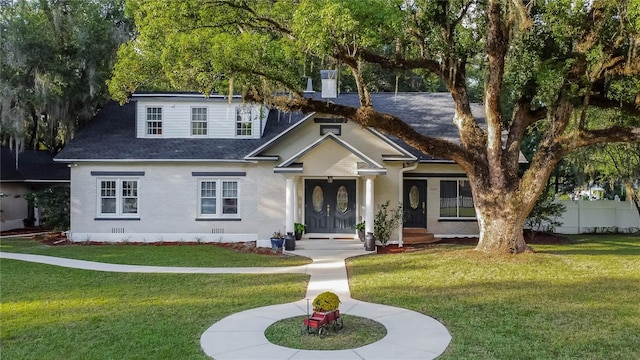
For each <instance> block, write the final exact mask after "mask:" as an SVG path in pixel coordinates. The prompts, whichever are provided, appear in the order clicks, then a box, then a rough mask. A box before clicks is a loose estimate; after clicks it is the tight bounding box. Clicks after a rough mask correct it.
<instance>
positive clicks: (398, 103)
mask: <svg viewBox="0 0 640 360" xmlns="http://www.w3.org/2000/svg"><path fill="white" fill-rule="evenodd" d="M311 97H312V98H316V99H319V98H320V94H319V93H315V94H313V95H312V96H311ZM327 100H328V101H331V102H333V103H336V104H342V105H348V106H354V107H358V106H359V99H358V94H356V93H347V94H340V95H339V96H338V97H337V98H335V99H327ZM371 102H372V103H373V108H374V109H376V110H377V111H380V112H382V113H385V114H389V115H394V116H396V117H398V118H400V119H402V120H404V121H405V122H407V123H408V124H409V125H411V126H412V127H413V128H414V129H416V130H417V131H418V132H419V133H421V134H423V135H427V136H433V137H438V138H445V139H448V140H450V141H453V142H459V139H460V135H459V134H458V128H457V127H456V126H455V124H454V123H453V116H454V114H455V107H454V103H453V99H452V98H451V95H450V94H449V93H418V92H413V93H398V94H394V93H372V94H371ZM471 111H472V113H473V115H474V117H475V118H476V119H478V120H479V122H480V123H481V124H482V123H484V112H483V110H482V105H481V104H471ZM387 136H388V137H389V138H390V139H391V140H393V141H395V142H396V143H397V144H398V145H400V146H401V147H402V148H403V149H405V150H407V151H409V152H410V153H411V154H413V155H414V156H416V157H417V158H418V159H419V160H422V161H431V160H437V159H435V158H433V157H431V156H428V155H425V154H423V153H421V152H420V151H418V150H416V149H414V148H412V147H411V146H409V145H407V144H406V143H405V142H404V141H402V140H400V139H398V138H396V137H395V136H389V135H387Z"/></svg>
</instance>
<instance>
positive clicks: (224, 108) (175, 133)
mask: <svg viewBox="0 0 640 360" xmlns="http://www.w3.org/2000/svg"><path fill="white" fill-rule="evenodd" d="M239 106H249V107H251V108H253V114H254V118H253V122H252V135H251V136H236V108H237V107H239ZM148 107H161V108H162V135H147V129H146V124H147V110H146V109H147V108H148ZM194 107H206V108H207V135H206V136H205V135H197V136H196V135H191V109H192V108H194ZM267 114H268V111H267V109H266V108H264V107H262V106H260V105H250V104H244V105H243V104H242V103H241V102H239V101H232V102H231V104H229V103H228V101H227V100H226V99H218V98H216V99H213V98H210V99H206V98H202V99H201V100H193V99H190V100H186V99H180V98H176V99H172V100H171V101H167V100H153V99H137V105H136V136H137V137H139V138H216V139H234V138H252V139H259V138H260V136H261V134H262V130H263V124H264V123H265V122H266V117H267Z"/></svg>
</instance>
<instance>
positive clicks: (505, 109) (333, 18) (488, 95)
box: [110, 0, 640, 253]
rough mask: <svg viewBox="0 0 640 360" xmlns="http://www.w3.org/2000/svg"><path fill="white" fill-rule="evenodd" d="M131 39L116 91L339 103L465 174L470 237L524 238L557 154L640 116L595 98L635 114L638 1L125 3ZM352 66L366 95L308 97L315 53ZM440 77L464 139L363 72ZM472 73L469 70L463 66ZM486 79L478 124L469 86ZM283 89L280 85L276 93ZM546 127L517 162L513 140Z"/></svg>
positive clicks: (327, 109) (509, 245)
mask: <svg viewBox="0 0 640 360" xmlns="http://www.w3.org/2000/svg"><path fill="white" fill-rule="evenodd" d="M129 9H130V11H131V13H132V14H133V16H134V20H135V24H136V28H137V31H138V33H137V38H136V39H135V40H134V41H132V42H130V43H128V44H127V45H125V46H123V47H122V48H121V49H120V52H119V59H118V63H117V64H116V71H115V76H114V77H113V78H112V80H111V82H110V89H111V92H112V94H113V95H114V96H115V97H116V98H118V99H120V100H121V101H125V100H126V98H127V96H128V94H130V93H131V92H133V91H135V90H136V89H137V88H138V87H140V86H142V87H148V86H157V85H158V84H165V85H167V84H168V86H170V87H173V88H176V89H197V90H200V91H202V92H204V93H209V92H211V91H214V90H218V91H226V90H225V89H227V88H229V89H235V90H236V91H242V94H243V95H244V97H245V98H246V99H247V100H249V101H261V102H266V103H269V104H272V105H274V106H277V107H280V108H283V109H288V110H303V111H307V112H308V111H317V112H322V113H329V114H336V115H341V116H345V117H347V118H349V119H351V120H352V121H354V122H357V123H359V124H361V125H362V126H369V127H374V128H376V129H379V130H381V131H383V132H386V133H388V134H391V135H395V136H397V137H399V138H401V139H403V140H405V141H406V142H407V143H408V144H410V145H411V146H413V147H415V148H416V149H419V150H420V151H422V152H424V153H425V154H429V155H433V156H436V157H440V158H444V159H450V160H453V161H455V162H457V163H458V164H459V165H460V166H461V168H462V169H463V170H464V171H465V172H466V174H467V175H468V178H469V181H470V183H471V186H472V190H473V197H474V203H475V206H476V213H477V217H478V224H479V227H480V241H479V243H478V246H477V249H478V250H482V251H486V252H512V253H520V252H523V251H526V249H527V245H526V243H525V241H524V238H523V235H522V230H523V226H524V223H525V219H526V218H527V215H528V214H529V212H530V210H531V209H532V208H533V206H534V204H535V201H536V199H537V198H538V196H539V194H540V193H541V192H542V190H543V189H544V186H545V183H546V182H547V180H548V178H549V176H550V173H551V172H552V171H553V168H554V166H555V165H556V164H557V163H558V162H559V161H560V160H561V159H562V158H563V157H565V156H566V155H567V154H569V153H571V152H572V151H574V150H576V149H579V148H582V147H586V146H590V145H594V144H601V143H606V142H638V141H640V128H638V127H637V126H638V124H637V122H636V125H634V126H623V125H619V124H620V122H618V121H617V119H616V116H615V115H614V116H612V117H609V118H607V119H606V120H604V121H599V122H592V121H588V120H589V116H590V115H589V114H591V113H592V111H591V110H592V109H593V108H611V109H615V110H616V113H625V114H626V115H629V114H630V115H632V116H635V117H636V119H637V118H638V115H639V114H640V111H639V110H638V106H639V105H640V80H639V79H640V78H639V76H638V74H639V72H640V57H639V56H638V50H639V49H640V37H639V29H640V17H639V13H640V5H639V4H638V1H637V0H629V1H626V0H616V1H613V0H606V1H605V0H602V1H600V0H591V1H586V0H585V1H580V0H554V1H533V0H532V1H527V2H523V1H520V0H480V1H475V0H451V1H428V0H362V1H356V0H280V1H277V0H262V1H258V0H255V1H254V0H252V1H249V0H245V1H243V0H173V1H169V0H131V1H130V2H129ZM317 61H320V62H322V63H323V64H325V66H332V67H333V66H335V67H341V68H346V69H347V73H348V74H349V76H351V77H352V79H353V81H354V82H355V84H356V87H357V90H358V93H359V98H360V107H358V108H351V107H347V106H340V105H335V104H331V103H327V102H326V101H316V100H312V99H307V98H304V97H303V93H302V89H304V85H305V84H306V75H308V74H307V72H308V71H310V70H309V69H310V67H311V66H308V65H309V64H312V63H314V62H317ZM372 67H373V68H374V69H376V71H378V70H383V71H388V72H390V73H396V74H398V73H402V72H406V71H410V72H413V73H415V74H423V75H424V76H435V77H437V78H439V79H440V81H441V82H442V83H444V85H445V86H446V89H447V90H448V91H449V92H450V94H451V97H452V98H453V100H454V103H455V116H454V118H453V119H452V121H453V123H454V124H455V125H456V126H457V128H458V130H459V135H460V139H459V142H450V141H446V140H442V139H438V138H434V137H428V136H423V135H421V134H420V133H418V132H416V131H415V130H414V129H413V128H412V127H410V126H408V125H407V124H406V123H404V122H403V120H402V119H401V118H397V117H394V116H390V115H388V114H383V113H379V112H377V111H376V110H374V109H373V106H372V105H373V104H372V102H371V96H370V88H371V83H372V79H371V78H369V77H368V74H370V73H371V71H367V69H369V70H370V69H372ZM472 72H473V73H476V74H477V73H480V74H482V78H474V79H469V78H468V76H467V74H471V73H472ZM471 87H473V88H475V89H477V88H478V87H480V88H481V89H483V93H482V99H483V105H484V111H485V117H484V120H483V122H481V121H479V119H476V118H474V116H473V115H472V113H471V108H470V88H471ZM277 94H284V95H281V96H278V95H277ZM532 128H535V129H536V130H537V132H538V133H539V134H540V138H539V142H537V145H536V147H535V149H534V151H533V154H534V155H533V156H532V158H531V160H530V163H529V166H528V168H527V169H526V171H522V170H521V168H520V167H519V161H518V159H519V155H520V150H521V146H522V144H523V139H524V138H525V136H526V134H527V133H528V132H529V131H530V130H531V129H532Z"/></svg>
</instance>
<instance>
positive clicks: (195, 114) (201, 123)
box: [191, 107, 207, 136]
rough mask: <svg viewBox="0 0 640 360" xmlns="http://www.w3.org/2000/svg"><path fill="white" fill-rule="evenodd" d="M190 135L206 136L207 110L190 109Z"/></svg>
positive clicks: (201, 108)
mask: <svg viewBox="0 0 640 360" xmlns="http://www.w3.org/2000/svg"><path fill="white" fill-rule="evenodd" d="M191 135H196V136H199V135H207V108H206V107H194V108H191Z"/></svg>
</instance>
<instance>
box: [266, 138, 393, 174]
mask: <svg viewBox="0 0 640 360" xmlns="http://www.w3.org/2000/svg"><path fill="white" fill-rule="evenodd" d="M327 141H333V142H335V143H337V144H338V145H340V146H342V147H343V148H344V149H346V150H347V151H349V152H350V153H352V154H353V155H355V156H356V157H358V158H359V159H360V160H362V161H360V162H358V172H359V173H366V174H369V175H373V174H375V175H384V174H386V173H387V169H386V168H384V167H383V166H382V165H380V164H378V163H377V162H375V161H374V160H373V159H371V158H370V157H368V156H367V155H365V154H363V153H362V152H361V151H360V150H358V149H356V148H355V147H354V146H351V145H350V144H349V143H347V142H346V141H344V140H342V139H340V138H338V137H337V136H335V135H334V134H333V133H327V134H326V135H324V136H323V137H321V138H319V139H318V140H316V141H315V142H314V143H313V144H311V145H309V146H307V147H306V148H304V149H302V150H300V151H299V152H298V153H297V154H295V155H293V156H292V157H291V158H289V159H287V160H285V161H284V162H283V163H281V164H280V165H278V166H276V167H275V168H274V169H273V170H274V172H276V173H282V172H286V173H292V172H293V173H302V171H303V169H302V167H301V166H300V163H299V162H298V161H299V160H300V159H301V158H302V157H304V156H305V155H306V154H308V153H309V152H311V151H312V150H313V149H315V148H317V147H318V146H320V145H322V144H323V143H325V142H327Z"/></svg>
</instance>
